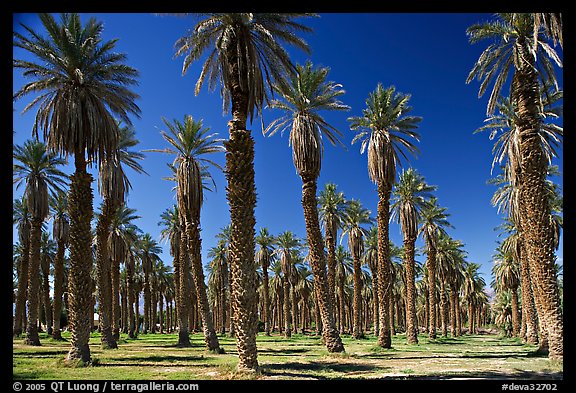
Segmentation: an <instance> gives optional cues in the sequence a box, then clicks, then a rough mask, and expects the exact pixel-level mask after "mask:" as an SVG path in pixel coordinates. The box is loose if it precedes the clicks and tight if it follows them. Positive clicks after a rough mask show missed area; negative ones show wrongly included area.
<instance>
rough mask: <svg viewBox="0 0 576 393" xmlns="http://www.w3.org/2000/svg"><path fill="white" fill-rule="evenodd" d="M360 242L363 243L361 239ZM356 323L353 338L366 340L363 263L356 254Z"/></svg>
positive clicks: (353, 328)
mask: <svg viewBox="0 0 576 393" xmlns="http://www.w3.org/2000/svg"><path fill="white" fill-rule="evenodd" d="M360 241H362V240H361V239H360ZM353 264H354V316H353V318H354V321H353V327H352V336H353V337H354V338H356V339H360V338H364V333H363V332H362V325H361V324H360V311H361V307H362V292H361V291H362V278H361V276H360V270H361V267H360V265H361V262H360V255H357V253H354V258H353Z"/></svg>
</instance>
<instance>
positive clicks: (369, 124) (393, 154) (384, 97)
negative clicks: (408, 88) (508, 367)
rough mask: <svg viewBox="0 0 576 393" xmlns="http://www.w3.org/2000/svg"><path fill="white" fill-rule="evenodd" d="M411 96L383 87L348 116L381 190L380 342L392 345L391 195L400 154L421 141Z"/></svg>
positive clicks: (411, 148) (353, 140) (380, 343)
mask: <svg viewBox="0 0 576 393" xmlns="http://www.w3.org/2000/svg"><path fill="white" fill-rule="evenodd" d="M409 100H410V95H407V94H402V93H399V92H396V88H395V87H394V86H390V87H388V88H384V87H382V84H381V83H378V85H377V87H376V90H374V91H373V92H372V93H370V94H369V95H368V98H367V99H366V109H364V110H363V115H362V116H354V117H350V118H348V121H350V128H351V129H352V130H357V131H358V134H356V136H355V137H354V139H352V143H355V142H357V141H362V144H361V149H360V151H361V152H362V153H363V152H364V151H365V150H366V148H368V175H369V176H370V180H372V182H374V183H375V184H376V185H377V189H378V214H377V220H378V286H379V289H378V291H379V296H380V310H379V316H380V334H379V336H378V345H380V346H381V347H383V348H390V347H391V345H392V341H391V339H392V338H391V336H390V329H389V328H388V326H389V315H388V312H389V310H388V304H389V295H390V292H389V290H390V249H389V245H390V244H389V218H390V194H391V192H392V186H393V185H394V183H395V181H396V166H397V165H400V155H402V156H403V157H404V158H406V153H405V152H404V150H406V151H408V152H410V153H412V154H415V153H416V152H417V151H418V149H417V147H416V146H415V145H414V144H413V142H412V140H415V141H418V140H419V135H418V133H416V132H415V131H414V130H415V129H416V127H417V124H418V123H419V122H420V121H421V120H422V118H421V117H417V116H411V115H409V113H410V112H411V110H412V108H411V107H410V106H409V105H408V101H409Z"/></svg>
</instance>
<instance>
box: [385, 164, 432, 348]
mask: <svg viewBox="0 0 576 393" xmlns="http://www.w3.org/2000/svg"><path fill="white" fill-rule="evenodd" d="M434 190H436V186H430V185H428V184H427V183H426V181H425V179H424V177H423V176H422V175H420V174H419V173H418V172H417V171H416V170H414V169H413V168H408V169H407V170H405V171H402V173H401V174H400V178H399V180H398V183H397V184H396V190H395V191H394V197H393V204H392V207H391V211H392V214H391V217H390V218H391V219H394V218H395V219H396V220H397V222H398V223H399V224H401V226H402V234H403V236H404V266H405V272H406V340H407V342H408V343H409V344H417V343H418V326H417V320H416V288H415V286H414V285H415V271H414V264H415V256H414V254H415V243H416V238H417V236H418V222H419V221H420V219H421V216H422V213H421V211H422V209H423V208H424V206H425V204H426V200H427V199H428V198H430V197H431V196H432V195H431V192H432V191H434Z"/></svg>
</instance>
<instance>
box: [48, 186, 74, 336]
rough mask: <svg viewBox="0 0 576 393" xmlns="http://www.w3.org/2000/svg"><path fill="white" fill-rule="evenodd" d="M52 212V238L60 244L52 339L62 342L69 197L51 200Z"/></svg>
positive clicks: (55, 280) (63, 194)
mask: <svg viewBox="0 0 576 393" xmlns="http://www.w3.org/2000/svg"><path fill="white" fill-rule="evenodd" d="M48 203H49V205H50V211H51V215H52V218H53V220H54V222H53V225H52V236H53V237H54V240H56V242H57V244H58V250H57V251H56V258H55V259H54V307H53V313H54V316H53V318H52V319H53V323H54V328H53V331H52V338H53V339H54V340H62V335H61V330H60V316H61V314H62V294H63V289H64V252H65V251H66V247H67V245H68V241H69V238H70V215H69V214H68V197H67V196H66V194H65V193H64V192H60V193H57V194H56V195H55V196H53V197H51V198H50V200H49V202H48Z"/></svg>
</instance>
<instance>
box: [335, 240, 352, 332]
mask: <svg viewBox="0 0 576 393" xmlns="http://www.w3.org/2000/svg"><path fill="white" fill-rule="evenodd" d="M335 258H336V276H335V278H336V287H337V288H338V294H337V295H338V296H337V298H338V307H337V309H338V313H337V315H338V327H339V328H340V333H344V332H345V331H346V327H345V325H346V323H345V320H346V318H345V308H346V306H345V304H346V291H345V287H346V280H347V278H348V277H350V276H351V275H353V272H354V262H353V260H352V255H350V251H348V250H347V249H346V248H344V246H342V245H341V244H338V245H337V246H336V252H335ZM334 309H335V310H336V307H334Z"/></svg>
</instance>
